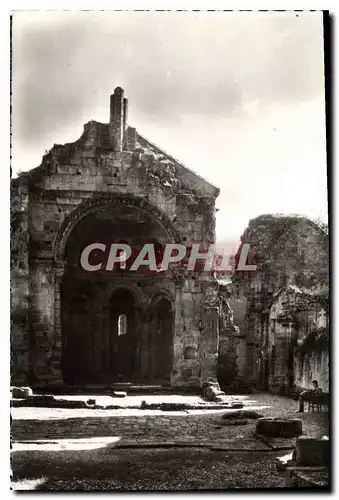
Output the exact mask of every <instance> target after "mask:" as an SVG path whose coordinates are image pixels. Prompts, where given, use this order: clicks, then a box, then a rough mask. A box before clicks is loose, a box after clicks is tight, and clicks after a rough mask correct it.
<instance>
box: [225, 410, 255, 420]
mask: <svg viewBox="0 0 339 500" xmlns="http://www.w3.org/2000/svg"><path fill="white" fill-rule="evenodd" d="M221 418H222V419H224V420H232V419H237V418H250V419H256V418H262V415H261V414H260V413H258V412H257V411H254V410H239V411H232V412H228V413H224V415H222V417H221Z"/></svg>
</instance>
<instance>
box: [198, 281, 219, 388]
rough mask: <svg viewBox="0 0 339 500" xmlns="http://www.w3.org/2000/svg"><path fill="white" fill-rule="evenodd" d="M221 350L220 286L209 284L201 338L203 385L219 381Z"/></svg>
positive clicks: (203, 312)
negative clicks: (208, 381)
mask: <svg viewBox="0 0 339 500" xmlns="http://www.w3.org/2000/svg"><path fill="white" fill-rule="evenodd" d="M218 350H219V299H218V284H217V283H214V282H213V283H212V282H211V283H208V285H207V288H206V292H205V302H204V304H203V309H202V329H201V337H200V358H201V384H203V383H204V382H206V381H207V380H209V379H213V380H215V381H217V364H218Z"/></svg>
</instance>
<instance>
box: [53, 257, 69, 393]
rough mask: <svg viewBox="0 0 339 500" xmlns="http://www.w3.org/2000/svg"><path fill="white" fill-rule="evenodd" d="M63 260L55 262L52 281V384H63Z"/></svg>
mask: <svg viewBox="0 0 339 500" xmlns="http://www.w3.org/2000/svg"><path fill="white" fill-rule="evenodd" d="M65 264H66V263H65V262H63V261H58V262H56V263H55V278H54V279H55V281H54V342H53V346H52V366H51V371H52V373H51V377H52V380H51V383H52V384H53V385H56V384H63V378H62V370H61V359H62V337H61V336H62V331H61V300H60V289H61V281H62V278H63V275H64V271H65Z"/></svg>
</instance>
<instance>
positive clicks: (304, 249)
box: [230, 214, 329, 394]
mask: <svg viewBox="0 0 339 500" xmlns="http://www.w3.org/2000/svg"><path fill="white" fill-rule="evenodd" d="M241 241H242V246H241V247H240V249H239V252H238V255H237V257H236V262H238V260H239V256H240V253H241V250H242V247H243V245H245V244H248V245H249V246H250V247H249V248H250V251H249V256H248V259H247V263H248V264H252V265H256V266H257V269H256V271H255V272H253V271H252V272H251V271H248V272H245V271H239V272H238V271H237V272H235V273H234V276H233V277H232V282H233V283H232V297H231V300H230V303H231V305H232V307H233V308H234V324H235V325H239V326H240V334H241V333H243V334H245V335H246V344H247V349H246V370H245V372H246V375H245V379H246V380H247V381H250V382H252V383H253V385H255V386H256V387H257V388H263V389H265V390H267V389H268V390H270V391H272V392H276V393H281V394H290V393H292V392H293V391H294V390H296V389H297V388H299V389H300V388H302V387H305V388H310V387H311V382H312V379H316V380H318V382H319V385H320V387H322V388H323V390H325V391H327V390H328V382H329V355H328V295H329V294H328V284H329V241H328V234H327V233H326V232H325V231H324V230H323V228H322V227H320V226H319V225H318V224H316V223H314V222H312V221H311V220H309V219H307V218H306V217H303V216H285V215H280V214H276V215H262V216H259V217H257V218H255V219H252V220H251V221H250V222H249V225H248V228H247V229H246V230H245V232H244V234H243V236H242V237H241Z"/></svg>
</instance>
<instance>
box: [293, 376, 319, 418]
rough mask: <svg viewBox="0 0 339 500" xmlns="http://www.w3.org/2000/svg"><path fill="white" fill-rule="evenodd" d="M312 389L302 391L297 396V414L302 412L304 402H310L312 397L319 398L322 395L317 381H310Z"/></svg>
mask: <svg viewBox="0 0 339 500" xmlns="http://www.w3.org/2000/svg"><path fill="white" fill-rule="evenodd" d="M312 385H313V389H308V390H306V391H302V392H301V393H300V396H299V410H298V411H297V413H302V412H303V411H304V402H305V401H311V400H312V398H313V397H314V396H320V395H321V394H322V392H323V391H322V389H320V387H319V384H318V381H317V380H313V381H312Z"/></svg>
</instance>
